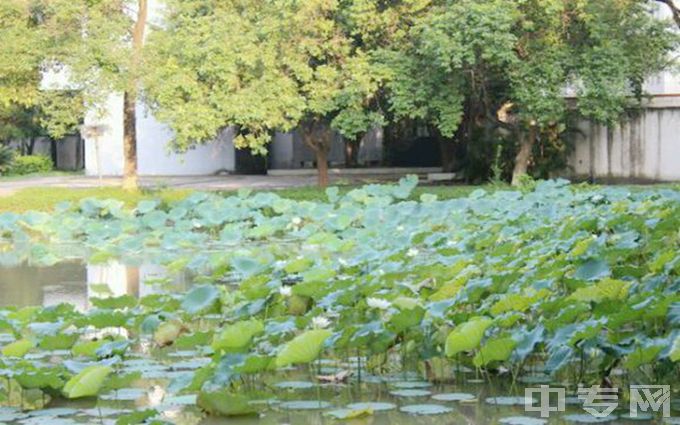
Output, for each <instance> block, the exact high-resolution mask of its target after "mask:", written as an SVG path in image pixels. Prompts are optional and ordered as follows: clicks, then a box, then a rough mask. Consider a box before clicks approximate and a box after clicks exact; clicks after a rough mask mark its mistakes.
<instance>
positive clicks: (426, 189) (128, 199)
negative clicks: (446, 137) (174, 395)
mask: <svg viewBox="0 0 680 425" xmlns="http://www.w3.org/2000/svg"><path fill="white" fill-rule="evenodd" d="M355 187H356V186H350V185H347V186H340V187H339V191H340V193H346V192H348V191H350V190H352V189H354V188H355ZM480 188H483V189H487V190H491V191H494V190H497V189H499V188H506V187H505V186H502V185H501V186H491V185H487V186H467V185H460V186H458V185H456V186H421V187H417V188H415V189H414V190H413V193H412V195H411V197H412V198H413V199H419V197H420V195H422V194H425V193H429V194H433V195H437V197H438V198H439V199H453V198H460V197H463V196H467V195H469V194H470V193H472V192H473V191H475V190H477V189H480ZM192 192H193V191H191V190H187V189H169V188H168V189H148V190H140V191H129V190H123V189H120V188H118V187H102V188H89V189H70V188H64V187H49V188H40V187H31V188H25V189H20V190H18V191H16V192H15V193H13V194H11V195H8V196H4V197H0V212H26V211H51V210H53V209H54V208H55V207H56V206H57V205H58V204H60V203H62V202H67V201H68V202H75V203H78V202H80V201H81V200H83V199H86V198H99V199H113V200H118V201H121V202H123V204H124V205H125V207H126V208H134V207H135V206H136V205H137V203H139V201H141V200H143V199H160V200H161V201H162V202H163V203H168V202H172V201H179V200H181V199H184V198H186V197H187V196H189V194H191V193H192ZM274 192H275V193H276V194H277V195H279V196H281V197H283V198H286V199H292V200H296V201H323V200H325V199H326V192H325V191H324V190H323V189H320V188H318V187H299V188H290V189H279V190H275V191H274ZM223 194H225V195H229V194H230V193H228V192H223ZM231 194H234V193H231Z"/></svg>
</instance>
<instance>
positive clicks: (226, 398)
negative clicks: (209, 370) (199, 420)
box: [197, 390, 257, 416]
mask: <svg viewBox="0 0 680 425" xmlns="http://www.w3.org/2000/svg"><path fill="white" fill-rule="evenodd" d="M197 404H198V406H199V407H200V408H201V409H203V410H205V411H206V412H208V413H210V414H213V415H221V416H247V415H254V414H256V413H257V409H256V406H255V405H253V404H251V403H250V399H249V398H248V397H247V396H246V395H243V394H237V393H233V392H229V391H226V390H222V391H214V392H207V391H201V392H200V393H199V394H198V400H197Z"/></svg>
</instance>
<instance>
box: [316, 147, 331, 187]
mask: <svg viewBox="0 0 680 425" xmlns="http://www.w3.org/2000/svg"><path fill="white" fill-rule="evenodd" d="M314 153H315V154H316V170H317V182H318V184H319V187H326V186H328V152H326V150H325V149H317V150H316V151H314Z"/></svg>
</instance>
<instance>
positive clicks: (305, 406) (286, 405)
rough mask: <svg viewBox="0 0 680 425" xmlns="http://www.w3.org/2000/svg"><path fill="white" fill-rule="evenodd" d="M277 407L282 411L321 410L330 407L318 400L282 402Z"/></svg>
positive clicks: (327, 403)
mask: <svg viewBox="0 0 680 425" xmlns="http://www.w3.org/2000/svg"><path fill="white" fill-rule="evenodd" d="M279 407H281V408H282V409H283V410H321V409H327V408H329V407H331V404H330V403H329V402H327V401H319V400H298V401H286V402H283V403H281V404H279Z"/></svg>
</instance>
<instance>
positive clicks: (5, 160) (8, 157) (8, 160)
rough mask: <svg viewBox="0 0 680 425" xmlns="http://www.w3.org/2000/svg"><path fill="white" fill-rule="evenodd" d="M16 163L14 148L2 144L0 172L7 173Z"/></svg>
mask: <svg viewBox="0 0 680 425" xmlns="http://www.w3.org/2000/svg"><path fill="white" fill-rule="evenodd" d="M13 163H14V149H12V148H10V147H9V146H3V145H0V174H6V173H7V172H8V171H9V170H10V169H11V168H12V164H13Z"/></svg>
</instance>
